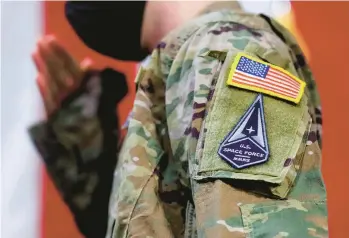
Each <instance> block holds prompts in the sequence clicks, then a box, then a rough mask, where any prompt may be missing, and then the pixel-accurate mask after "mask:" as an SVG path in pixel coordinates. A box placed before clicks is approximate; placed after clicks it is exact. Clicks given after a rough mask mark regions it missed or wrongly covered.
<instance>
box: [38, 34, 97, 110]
mask: <svg viewBox="0 0 349 238" xmlns="http://www.w3.org/2000/svg"><path fill="white" fill-rule="evenodd" d="M32 58H33V60H34V63H35V65H36V68H37V71H38V74H37V78H36V81H37V84H38V87H39V89H40V93H41V95H42V97H43V100H44V104H45V108H46V112H47V114H48V115H50V114H51V113H53V112H54V111H55V110H57V109H58V108H59V106H60V104H61V102H62V100H63V99H64V98H65V97H66V96H67V95H69V94H70V93H72V91H74V90H75V89H76V88H77V87H79V85H80V84H81V81H82V79H83V77H84V74H85V72H86V70H88V69H90V68H91V66H92V61H91V60H90V59H88V58H85V59H84V60H83V61H82V62H81V63H80V64H79V63H78V62H77V61H76V60H75V59H74V58H73V57H72V56H71V55H70V54H69V53H68V52H67V51H66V50H65V49H64V48H63V47H62V46H61V45H60V44H59V43H58V41H57V40H56V39H55V38H54V37H53V36H45V37H43V38H42V39H40V40H39V41H38V43H37V47H36V50H35V51H34V53H33V54H32Z"/></svg>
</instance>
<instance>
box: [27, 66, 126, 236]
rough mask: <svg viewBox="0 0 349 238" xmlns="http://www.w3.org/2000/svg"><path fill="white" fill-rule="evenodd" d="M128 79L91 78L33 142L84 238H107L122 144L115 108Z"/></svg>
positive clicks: (34, 130) (107, 73) (33, 131)
mask: <svg viewBox="0 0 349 238" xmlns="http://www.w3.org/2000/svg"><path fill="white" fill-rule="evenodd" d="M126 93H127V85H126V80H125V78H124V75H122V74H120V73H118V72H116V71H114V70H112V69H105V70H103V71H102V72H89V73H87V75H86V77H85V78H84V80H83V83H82V85H81V87H80V88H79V89H78V90H77V91H75V92H74V93H73V94H71V95H70V96H69V97H68V98H67V99H66V100H64V102H63V103H62V106H61V108H60V109H59V110H58V111H57V112H56V113H55V114H54V115H52V116H51V117H50V118H48V120H47V121H46V122H42V123H39V124H37V125H34V126H33V127H31V128H30V130H29V133H30V136H31V138H32V140H33V142H34V144H35V146H36V148H37V150H38V151H39V153H40V154H41V156H42V159H43V161H44V163H45V165H46V169H47V171H48V173H49V175H50V176H51V178H52V179H53V182H54V184H55V186H56V188H57V189H58V191H59V192H60V194H61V196H62V197H63V199H64V201H65V203H66V204H67V205H68V207H69V209H70V210H71V212H72V213H73V216H74V218H75V222H76V224H77V226H78V228H79V230H80V231H81V233H82V234H84V235H85V237H98V238H99V237H103V236H104V234H105V232H106V226H107V212H108V201H109V195H110V190H111V184H112V178H113V172H114V169H115V164H116V154H117V144H118V139H119V131H118V118H117V116H116V105H117V103H118V101H120V100H121V99H122V98H123V97H124V96H125V94H126Z"/></svg>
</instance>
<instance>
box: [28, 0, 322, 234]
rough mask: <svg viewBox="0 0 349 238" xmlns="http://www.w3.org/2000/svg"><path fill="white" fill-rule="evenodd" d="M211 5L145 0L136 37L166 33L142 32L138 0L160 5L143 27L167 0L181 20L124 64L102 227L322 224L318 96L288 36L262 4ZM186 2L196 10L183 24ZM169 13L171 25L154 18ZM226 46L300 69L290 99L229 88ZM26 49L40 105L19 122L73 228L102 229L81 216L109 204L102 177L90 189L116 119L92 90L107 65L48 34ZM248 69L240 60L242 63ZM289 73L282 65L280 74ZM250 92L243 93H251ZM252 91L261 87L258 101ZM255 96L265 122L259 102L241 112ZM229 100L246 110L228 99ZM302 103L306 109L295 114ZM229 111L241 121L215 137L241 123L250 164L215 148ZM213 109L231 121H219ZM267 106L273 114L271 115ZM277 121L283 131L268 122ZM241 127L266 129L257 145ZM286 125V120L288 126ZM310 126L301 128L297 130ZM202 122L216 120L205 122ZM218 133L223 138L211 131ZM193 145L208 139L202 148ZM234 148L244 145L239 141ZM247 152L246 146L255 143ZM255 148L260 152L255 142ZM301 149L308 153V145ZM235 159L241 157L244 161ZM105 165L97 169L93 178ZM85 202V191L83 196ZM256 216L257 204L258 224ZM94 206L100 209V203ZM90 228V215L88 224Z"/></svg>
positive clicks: (208, 229) (146, 230) (218, 229)
mask: <svg viewBox="0 0 349 238" xmlns="http://www.w3.org/2000/svg"><path fill="white" fill-rule="evenodd" d="M211 4H212V2H205V3H202V5H200V6H195V7H193V9H195V11H189V10H188V11H187V13H185V11H181V9H182V7H183V5H182V4H181V3H171V4H169V3H161V4H159V5H157V4H155V3H154V5H153V6H154V7H153V8H152V7H151V6H152V4H150V3H147V4H146V8H145V9H146V10H145V13H144V14H145V15H144V18H143V25H142V34H141V39H142V41H141V42H144V45H148V47H149V48H152V47H153V48H154V45H155V44H154V42H158V41H159V39H161V38H162V37H163V36H164V35H165V34H166V31H165V33H164V34H163V35H162V36H161V37H159V38H157V37H155V38H157V39H156V40H155V41H154V42H153V43H150V42H151V41H147V40H146V39H147V38H146V37H143V36H142V35H143V28H146V25H147V24H146V22H147V17H146V16H147V14H146V13H147V9H158V11H159V12H161V13H162V14H159V15H156V14H155V15H154V14H150V15H149V16H151V17H150V19H153V21H149V22H151V24H150V25H149V26H150V29H151V28H154V26H155V25H156V24H155V23H158V22H159V19H172V18H171V17H168V16H169V15H168V14H169V13H172V14H173V13H176V12H177V13H178V15H179V16H178V17H179V19H181V20H180V21H178V22H177V24H178V26H179V25H182V27H180V28H178V29H177V30H175V31H173V32H171V33H170V34H168V35H167V36H166V37H165V38H164V39H163V40H162V41H161V43H160V44H159V45H158V47H157V48H156V49H155V50H154V52H153V54H152V58H151V62H150V64H149V65H148V66H146V67H144V68H141V70H140V72H139V74H138V76H137V84H138V85H139V90H138V91H137V94H136V99H135V104H134V108H133V110H132V116H131V118H130V119H129V125H128V134H127V136H126V138H125V140H124V142H123V148H122V151H121V152H120V154H119V156H118V158H119V161H118V167H117V169H116V172H115V174H116V175H117V176H116V178H115V181H114V190H113V192H112V194H111V197H110V198H111V201H110V212H109V226H108V233H107V235H108V237H129V236H137V237H147V236H151V237H183V236H184V237H212V236H218V237H245V236H246V235H247V236H248V234H254V235H255V236H256V237H259V236H261V235H262V234H263V235H267V236H275V235H280V236H285V235H286V236H290V237H316V236H318V235H322V236H324V235H325V236H326V234H327V229H326V224H327V208H326V192H325V189H324V185H323V182H322V178H321V174H320V171H319V164H320V158H321V150H320V148H319V146H318V141H319V140H320V139H321V135H320V133H319V131H318V127H317V124H316V123H315V122H312V120H311V118H313V121H315V118H316V117H319V115H316V113H315V109H316V107H318V106H319V101H318V96H317V92H316V87H315V83H314V81H313V79H312V76H311V74H310V71H309V68H308V66H307V64H306V62H305V61H304V57H303V56H302V53H301V51H300V49H299V47H298V45H297V43H296V42H295V40H294V39H293V37H292V36H291V35H290V34H289V33H288V32H287V31H286V30H285V29H284V28H283V27H281V26H280V25H279V24H278V23H276V22H275V21H274V20H272V19H270V18H269V17H266V16H264V15H254V14H246V13H244V12H243V11H241V10H240V9H239V7H238V6H237V4H236V3H235V2H225V3H223V2H219V3H215V4H213V5H211ZM159 6H161V7H159ZM184 8H185V7H184ZM166 9H167V11H168V12H167V11H166ZM185 9H191V8H190V7H189V6H187V8H185ZM149 12H151V10H149ZM166 12H167V13H168V14H165V13H166ZM199 12H200V14H199ZM196 15H199V16H197V17H195V18H194V19H193V20H191V21H189V22H187V23H186V21H187V20H189V19H191V18H193V17H194V16H196ZM158 17H159V18H158ZM161 17H164V18H161ZM154 19H156V20H154ZM164 25H166V24H164ZM169 25H171V24H169ZM175 26H176V25H175V24H174V25H171V27H169V28H168V29H167V30H168V31H169V30H171V29H172V28H174V27H175ZM160 29H161V28H160ZM149 32H151V30H149ZM78 34H79V33H78ZM154 35H155V34H152V35H151V36H154ZM160 35H161V34H160ZM80 37H83V36H82V35H80ZM103 39H104V37H103ZM86 42H87V41H86ZM91 42H94V41H93V40H92V41H90V42H89V43H86V44H90V46H91V47H96V45H94V46H92V43H91ZM145 42H148V43H145ZM108 49H111V48H105V49H102V48H99V49H97V48H96V50H97V51H99V52H101V53H104V54H109V55H110V56H111V55H113V57H115V56H117V55H115V52H116V53H117V51H115V52H114V53H111V52H109V53H106V51H108ZM45 52H46V53H45ZM47 52H51V53H47ZM237 52H245V53H248V54H247V55H253V56H254V57H255V58H252V59H251V58H247V59H243V58H239V59H240V60H241V61H243V60H246V62H249V66H248V67H247V68H251V67H252V68H253V67H257V66H258V70H259V69H260V68H263V67H267V66H268V67H271V66H270V65H276V66H278V67H279V68H280V67H281V68H282V69H284V70H286V71H287V72H288V73H284V74H283V75H281V77H286V76H289V74H292V75H294V76H295V77H299V78H300V79H299V80H294V82H288V83H286V84H292V83H297V82H298V83H299V82H304V81H305V82H306V84H307V87H306V88H305V89H304V91H305V94H304V95H303V91H302V90H301V86H300V85H304V84H300V85H298V90H299V91H297V93H298V94H297V95H298V96H297V97H298V100H300V102H299V101H297V102H296V103H295V104H290V103H289V102H287V97H286V100H285V98H282V99H283V100H284V101H283V100H281V99H280V95H278V94H272V96H273V97H270V96H271V94H270V93H268V92H266V91H265V90H264V91H261V90H260V87H255V88H251V87H250V88H249V87H247V88H246V87H245V88H244V89H247V90H245V91H244V90H241V89H238V88H239V87H238V86H236V84H235V85H231V86H233V87H224V86H223V85H224V82H225V75H226V73H227V71H228V70H230V69H231V68H232V69H234V67H236V68H237V67H238V65H235V66H234V65H231V64H232V61H233V58H234V57H237V55H236V53H237ZM126 57H127V56H126ZM34 59H35V61H36V64H37V67H38V71H39V76H38V84H39V87H40V88H41V91H42V94H43V98H44V101H45V106H46V109H47V111H48V114H49V115H50V117H49V120H48V122H46V123H44V124H41V125H39V126H35V127H34V128H32V130H31V132H32V135H33V138H34V141H35V143H36V145H37V148H38V149H39V151H40V153H41V154H42V155H43V158H44V159H45V162H46V164H47V168H48V170H49V172H50V173H51V176H52V177H53V179H54V180H55V183H56V186H57V187H58V188H60V191H61V193H62V195H63V197H64V198H65V201H66V202H67V204H68V205H69V206H70V208H71V210H72V211H73V213H74V215H75V216H76V218H77V219H76V221H77V223H78V224H79V223H80V225H79V228H80V229H81V230H82V232H83V233H84V234H85V235H86V236H88V237H101V236H99V235H100V234H104V233H105V231H106V224H105V223H103V222H96V221H93V219H92V218H95V219H96V218H97V214H98V209H100V208H101V207H104V206H107V203H108V201H106V200H107V199H105V197H104V199H103V200H98V197H100V196H101V194H102V193H101V191H98V189H97V188H99V189H100V188H102V187H103V186H106V185H107V186H106V187H107V188H105V189H103V191H107V190H108V192H103V194H107V193H108V196H109V194H110V186H111V180H112V175H111V174H112V171H114V165H115V162H116V158H115V154H116V153H117V144H118V143H117V141H118V140H117V138H116V139H115V138H112V134H113V135H114V137H115V133H113V132H114V131H116V130H117V129H116V128H117V125H116V124H115V122H116V123H117V121H115V119H114V120H113V119H112V118H115V116H112V114H114V115H115V101H118V100H120V97H119V96H118V95H116V94H114V99H113V100H110V101H114V102H113V103H110V104H109V105H108V102H107V101H104V102H103V100H102V98H105V97H103V96H102V95H103V93H104V92H107V91H109V90H110V91H109V95H112V94H113V90H114V89H115V86H116V85H112V84H110V85H109V86H108V87H105V86H103V78H106V77H103V74H102V73H100V72H97V73H90V74H88V73H87V72H91V71H90V70H89V69H90V68H91V63H90V62H89V61H87V60H86V61H84V62H82V64H81V65H80V64H78V63H76V62H75V61H74V60H73V59H72V58H71V56H69V54H68V53H67V52H65V51H64V49H62V48H61V47H60V46H59V45H58V44H57V42H56V41H55V40H54V39H53V38H46V39H44V40H43V41H41V42H40V43H39V46H38V52H37V54H35V55H34ZM55 60H56V61H55ZM244 64H245V63H244ZM256 65H257V66H256ZM59 66H60V67H61V68H59ZM64 66H65V67H64ZM67 66H69V67H67ZM50 67H52V68H54V69H50ZM68 68H69V69H70V71H69V72H67V71H68V70H67V69H68ZM273 69H277V68H273ZM245 70H246V69H245ZM256 70H257V68H256V69H252V71H253V72H255V71H256ZM252 71H251V72H252ZM280 72H285V71H280ZM247 73H249V72H247ZM294 76H292V77H291V76H289V77H290V78H291V79H293V78H294ZM110 81H111V80H110ZM43 82H45V83H43ZM279 83H280V82H279ZM284 86H285V85H284ZM286 88H287V87H286ZM296 88H297V86H296ZM66 89H69V90H70V91H69V90H68V91H67V90H66ZM79 89H80V91H79ZM258 90H259V91H258ZM296 90H297V89H296ZM78 91H79V92H78ZM67 92H68V93H67ZM69 92H70V93H69ZM258 92H259V93H260V92H262V93H263V94H264V95H262V94H258ZM165 94H166V97H165ZM279 94H280V93H279ZM288 94H290V93H289V92H288ZM62 95H63V96H62ZM105 95H106V94H105ZM268 95H269V96H268ZM254 97H255V98H256V100H255V101H254V103H252V104H251V102H252V101H253V100H252V101H251V99H253V98H254ZM108 98H109V97H108ZM112 98H113V97H112ZM261 98H264V100H265V103H264V104H263V103H262V102H263V100H262V99H261ZM213 99H214V101H211V100H213ZM165 100H166V101H165ZM224 101H226V102H228V103H232V105H230V107H229V105H225V106H228V108H230V110H224V109H223V108H224V106H223V104H224V103H223V102H224ZM58 102H61V103H58ZM234 103H235V105H233V104H234ZM298 103H299V104H298ZM112 104H114V105H113V106H111V105H112ZM210 104H212V105H213V106H209V105H210ZM220 104H222V106H221V107H220ZM250 104H251V106H250V107H247V108H246V106H248V105H250ZM241 105H243V106H242V107H241ZM107 106H110V107H108V108H107ZM263 107H264V109H265V111H266V120H267V122H266V125H265V123H264V119H263V120H261V119H260V118H261V116H260V114H259V116H256V118H257V119H255V120H256V121H249V119H246V118H247V117H249V118H251V117H253V115H258V114H252V112H251V114H248V111H251V110H252V109H256V110H259V112H260V113H262V114H263V109H262V108H263ZM276 107H277V108H278V109H277V110H275V109H276ZM238 108H240V109H238ZM242 108H245V110H246V111H247V112H246V113H247V114H245V112H244V111H241V110H242ZM250 109H251V110H250ZM308 110H309V114H307V113H305V114H303V112H305V111H308ZM205 111H206V112H205ZM215 113H216V115H215ZM280 113H281V114H280ZM244 115H247V116H244ZM213 116H217V118H216V119H215V120H217V121H218V123H219V124H220V125H221V126H218V125H217V124H214V123H213V122H212V119H210V118H211V117H213ZM267 116H268V117H267ZM240 117H241V118H242V119H241V122H242V124H244V123H245V124H248V125H249V126H250V127H247V126H239V125H240V124H238V125H236V127H237V128H236V129H235V130H234V131H232V132H231V133H230V134H229V136H228V139H230V138H231V136H233V135H234V133H236V131H239V130H240V131H241V132H240V135H239V136H242V135H246V138H248V139H249V140H251V141H252V140H254V141H255V142H254V143H257V145H258V143H259V145H262V144H264V147H268V148H269V149H270V150H271V153H274V155H273V157H272V159H273V160H272V162H269V163H266V164H263V165H255V166H253V165H248V163H247V162H246V161H247V160H240V161H241V163H240V164H239V165H240V167H238V166H237V165H236V163H232V162H231V160H232V158H230V157H229V156H225V161H226V162H224V161H223V160H221V158H219V157H218V154H217V151H215V148H216V147H218V144H219V142H217V141H218V140H223V139H224V138H223V137H224V136H223V134H222V133H228V132H229V131H226V130H227V128H229V127H231V126H233V125H231V120H232V119H233V118H240ZM262 117H263V118H264V115H263V116H262ZM226 118H229V119H230V120H228V121H225V120H226ZM258 118H259V119H258ZM270 118H274V119H272V120H273V121H271V120H270ZM289 118H292V120H290V119H289ZM223 120H224V121H223ZM253 120H254V119H253ZM268 120H269V121H268ZM206 121H207V122H206ZM285 121H286V123H285V128H286V130H282V128H281V127H277V126H272V124H273V123H274V124H275V125H280V124H278V123H280V122H285ZM206 124H208V125H206ZM298 125H300V126H299V127H298ZM256 127H257V128H256ZM265 127H266V129H265ZM223 128H224V129H223ZM253 128H254V129H253ZM262 128H263V129H262ZM245 129H246V131H249V133H251V132H252V133H253V132H254V131H256V129H260V130H257V131H258V133H264V134H265V133H266V132H265V131H267V132H268V133H270V134H269V135H268V140H269V144H268V141H267V140H266V139H265V137H264V139H263V136H262V137H260V135H259V134H253V135H254V136H256V137H257V138H259V139H258V140H259V141H257V140H256V139H253V138H254V137H253V136H250V137H248V136H247V135H248V134H247V132H243V131H244V130H245ZM293 129H297V133H295V132H294V130H293ZM309 129H310V133H307V132H308V130H309ZM215 130H216V131H220V132H216V133H213V132H212V131H215ZM244 133H245V134H244ZM256 133H257V132H256ZM108 135H109V136H108ZM222 136H223V137H222ZM302 137H303V138H302ZM282 138H283V139H282ZM261 140H264V141H261ZM278 140H279V141H282V143H285V140H286V141H288V142H287V143H285V144H282V145H281V146H280V145H278V144H277V143H276V142H275V141H278ZM256 141H257V142H256ZM289 141H293V144H290V143H289ZM215 142H216V143H215ZM222 146H225V144H224V142H223V143H222ZM227 146H229V144H227ZM240 147H241V146H240ZM206 148H211V152H210V151H207V150H209V149H206ZM221 148H222V147H219V148H216V149H218V150H220V149H221ZM226 148H227V149H229V150H234V148H233V149H232V148H230V147H226ZM247 148H248V146H247V147H246V146H245V151H247ZM250 149H251V148H250ZM212 151H213V152H214V153H212ZM256 151H258V150H257V149H255V151H252V152H255V153H257V154H258V152H256ZM264 152H265V154H266V157H265V158H268V156H269V152H268V150H264ZM306 152H308V153H306ZM310 152H311V153H310ZM259 154H261V153H259ZM310 154H312V155H313V154H314V155H315V156H308V155H310ZM303 156H304V158H303ZM223 157H224V156H223ZM226 157H228V158H226ZM257 157H258V156H257ZM252 159H254V160H257V159H258V158H256V157H252ZM198 160H201V162H199V161H198ZM101 161H104V162H103V163H102V162H101ZM106 161H107V162H106ZM108 161H109V162H108ZM111 161H112V162H111ZM229 161H230V162H229ZM273 161H276V162H273ZM198 162H199V163H198ZM257 162H258V163H257ZM262 162H263V161H256V163H255V164H261V163H262ZM281 164H282V166H281V167H280V165H281ZM198 166H200V167H201V169H200V168H199V167H198ZM248 166H252V167H250V168H249V169H246V168H247V167H248ZM237 167H238V168H237ZM101 168H102V169H101ZM101 171H107V172H106V173H101ZM106 174H109V175H108V177H107V178H103V176H104V175H106ZM295 175H298V180H295V178H296V176H295ZM314 178H315V179H314ZM309 188H312V189H309ZM283 200H284V201H283ZM91 204H94V205H93V206H94V208H93V209H92V208H91V207H92V205H91ZM254 209H258V212H255V210H254ZM102 210H103V209H102ZM102 213H103V214H102ZM103 216H104V217H103ZM261 216H263V217H265V219H264V220H263V221H264V222H263V223H261V218H260V217H261ZM98 217H100V218H102V220H103V221H104V219H106V217H107V214H106V210H103V212H101V213H100V214H99V216H98ZM281 218H282V219H281ZM299 220H301V221H302V222H303V223H304V224H303V223H302V224H300V223H299V222H298V221H299ZM319 221H321V222H319ZM97 223H100V224H97ZM102 223H103V224H102ZM305 223H306V224H305ZM87 224H89V227H87ZM97 227H100V228H99V229H98V231H97V229H96V228H97ZM262 227H263V228H262ZM309 229H310V230H311V232H309Z"/></svg>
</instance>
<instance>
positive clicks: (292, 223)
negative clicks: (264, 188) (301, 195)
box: [240, 200, 328, 238]
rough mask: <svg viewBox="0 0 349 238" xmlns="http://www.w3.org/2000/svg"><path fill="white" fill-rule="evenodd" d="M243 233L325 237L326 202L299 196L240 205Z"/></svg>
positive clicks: (251, 236) (253, 237)
mask: <svg viewBox="0 0 349 238" xmlns="http://www.w3.org/2000/svg"><path fill="white" fill-rule="evenodd" d="M240 210H241V214H242V221H243V227H244V230H245V231H246V233H245V234H246V237H248V238H259V237H289V238H300V237H302V238H306V237H324V238H325V237H328V229H327V221H326V220H324V217H326V216H327V208H326V203H325V202H324V201H307V202H301V201H298V200H287V201H275V202H274V201H273V202H267V203H262V204H246V205H241V206H240Z"/></svg>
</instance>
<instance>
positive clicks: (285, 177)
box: [193, 51, 311, 198]
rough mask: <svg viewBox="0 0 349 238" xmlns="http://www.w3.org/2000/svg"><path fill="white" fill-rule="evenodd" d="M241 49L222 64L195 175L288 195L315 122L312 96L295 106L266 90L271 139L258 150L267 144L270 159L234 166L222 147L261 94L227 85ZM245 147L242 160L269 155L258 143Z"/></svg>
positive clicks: (265, 109) (268, 136)
mask: <svg viewBox="0 0 349 238" xmlns="http://www.w3.org/2000/svg"><path fill="white" fill-rule="evenodd" d="M237 53H238V52H232V51H231V52H229V53H228V54H227V56H226V58H225V62H224V64H223V66H222V68H221V72H220V75H219V77H218V80H217V84H216V87H215V91H214V94H213V98H212V102H211V103H210V105H211V106H210V108H208V113H207V117H206V119H205V121H204V127H203V128H204V129H203V133H202V134H201V135H200V138H199V142H198V147H197V151H198V152H199V153H196V157H195V159H194V164H195V165H196V166H193V167H194V168H195V170H194V174H193V175H194V176H193V177H194V179H195V180H204V179H207V178H219V179H229V180H233V182H234V184H235V185H236V186H237V187H241V188H244V187H246V186H247V187H248V190H250V191H251V190H252V191H253V192H256V193H260V194H264V195H267V196H270V197H277V198H286V197H287V194H288V193H289V191H290V189H291V187H292V186H293V184H294V181H295V179H296V176H297V173H298V171H299V168H300V165H301V163H302V159H303V157H304V149H305V141H306V138H307V136H308V133H309V129H310V125H311V118H310V116H309V113H308V105H307V103H308V99H307V96H306V95H303V97H302V99H301V101H300V102H299V104H294V103H289V102H286V101H284V100H281V99H278V98H275V97H271V96H267V95H264V94H263V95H262V97H263V102H264V103H263V104H264V105H263V110H262V112H263V115H264V119H265V120H264V122H265V134H266V140H264V141H260V144H259V145H257V144H258V143H257V144H256V148H257V147H258V146H260V145H261V144H263V143H267V144H265V145H264V146H265V148H267V149H268V153H269V156H267V157H268V158H267V161H264V163H261V164H259V165H254V166H250V167H248V168H243V169H239V168H236V167H235V168H234V167H233V166H232V165H231V163H229V161H228V162H227V160H225V159H224V158H222V156H221V155H220V154H219V153H218V151H219V149H220V147H221V145H222V143H223V142H227V137H229V135H231V133H232V131H234V129H235V128H236V127H237V126H239V123H240V125H241V119H242V117H243V116H244V114H245V113H246V112H247V111H248V110H249V108H250V107H251V105H252V104H253V102H254V101H255V100H256V98H257V96H258V93H257V92H254V91H250V90H244V89H239V88H237V87H230V86H227V85H226V79H227V77H228V76H227V72H229V68H230V67H231V65H232V63H233V61H234V59H235V57H236V54H237ZM251 55H252V56H254V57H257V56H256V55H254V54H251ZM273 57H275V55H273ZM245 128H246V129H251V130H250V131H251V132H253V131H255V130H258V128H254V127H253V126H252V127H251V128H247V127H245ZM256 136H257V134H256ZM237 139H238V138H237ZM231 142H232V141H229V143H231ZM239 145H240V146H242V147H245V148H242V149H241V151H240V153H241V157H239V159H240V160H243V159H248V156H249V155H251V154H252V155H253V153H254V155H255V156H257V157H258V156H261V157H262V156H263V153H259V152H260V151H261V150H257V149H255V150H254V149H253V148H251V147H253V146H254V145H251V144H248V143H246V144H242V143H240V144H239ZM230 148H232V147H230ZM234 149H235V150H236V149H237V148H236V147H234ZM248 150H250V151H248ZM256 151H257V152H256ZM228 152H229V151H228ZM245 153H246V154H245ZM227 156H228V157H229V155H227ZM228 159H229V158H228ZM231 159H234V158H231Z"/></svg>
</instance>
